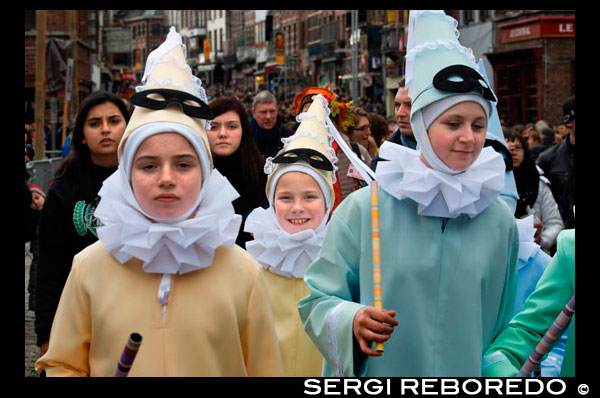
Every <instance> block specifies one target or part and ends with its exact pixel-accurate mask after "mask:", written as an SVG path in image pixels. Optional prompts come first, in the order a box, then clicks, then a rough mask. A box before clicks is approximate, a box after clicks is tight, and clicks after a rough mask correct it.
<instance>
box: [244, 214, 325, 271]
mask: <svg viewBox="0 0 600 398" xmlns="http://www.w3.org/2000/svg"><path fill="white" fill-rule="evenodd" d="M244 231H246V232H250V233H252V234H253V235H254V240H252V241H249V242H247V243H246V250H247V251H248V252H249V253H250V254H252V256H254V258H255V259H256V260H257V261H258V262H259V263H260V264H261V265H262V266H263V267H264V268H265V269H267V270H269V271H271V272H273V273H275V274H278V275H281V276H284V277H286V278H291V277H292V276H293V277H295V278H303V277H304V273H305V272H306V270H307V268H308V266H309V265H310V263H311V262H312V261H313V260H314V259H315V258H316V257H317V254H319V250H320V249H321V246H322V245H323V240H324V239H325V234H326V233H327V220H326V219H323V221H322V222H321V224H320V225H319V226H318V227H317V228H316V229H314V230H313V229H308V230H305V231H301V232H297V233H295V234H289V233H288V232H286V231H285V230H284V229H283V228H281V226H280V225H279V224H278V223H277V220H276V218H275V212H274V211H273V209H272V208H271V207H269V208H268V209H263V208H262V207H259V208H256V209H254V210H253V211H252V213H250V215H248V218H247V219H246V224H245V228H244Z"/></svg>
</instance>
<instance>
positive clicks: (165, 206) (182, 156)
mask: <svg viewBox="0 0 600 398" xmlns="http://www.w3.org/2000/svg"><path fill="white" fill-rule="evenodd" d="M131 186H132V188H133V194H134V195H135V198H136V200H137V202H138V204H139V205H140V207H141V208H142V209H143V210H144V211H145V212H146V213H148V214H149V215H151V216H152V217H156V218H176V217H179V216H182V215H183V214H185V213H186V212H187V211H188V210H189V209H190V208H191V207H192V206H193V205H194V203H195V202H196V199H197V198H198V195H200V189H201V188H202V165H201V163H200V159H199V158H198V154H197V153H196V150H195V149H194V147H193V146H192V145H191V144H190V143H189V141H188V140H187V139H186V138H185V137H183V136H181V135H180V134H177V133H160V134H156V135H153V136H150V137H148V138H147V139H146V140H145V141H144V142H142V144H141V145H140V146H139V148H138V149H137V151H136V153H135V156H134V158H133V163H132V166H131Z"/></svg>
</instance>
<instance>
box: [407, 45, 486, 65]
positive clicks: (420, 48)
mask: <svg viewBox="0 0 600 398" xmlns="http://www.w3.org/2000/svg"><path fill="white" fill-rule="evenodd" d="M440 47H445V48H447V49H448V50H456V51H459V52H462V53H464V54H465V55H466V56H467V59H468V60H469V63H470V64H471V65H470V66H471V67H472V68H473V69H475V70H477V62H476V60H475V56H474V55H473V51H471V50H470V49H468V48H467V47H464V46H463V45H461V44H460V43H459V42H456V41H453V40H430V41H427V42H425V43H423V44H419V45H418V46H416V47H414V48H413V49H411V50H410V51H409V52H408V53H406V58H405V59H406V60H407V61H414V60H415V58H416V57H417V56H418V55H419V54H420V53H422V52H425V51H434V50H437V49H438V48H440Z"/></svg>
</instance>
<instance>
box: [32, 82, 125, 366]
mask: <svg viewBox="0 0 600 398" xmlns="http://www.w3.org/2000/svg"><path fill="white" fill-rule="evenodd" d="M129 116H130V115H129V111H128V110H127V107H126V106H125V104H124V103H123V101H122V100H121V99H120V98H119V97H117V96H116V95H114V94H111V93H108V92H105V91H97V92H94V93H92V94H91V95H90V96H88V97H87V98H86V99H85V100H84V101H83V102H82V103H81V106H80V109H79V112H78V114H77V117H76V119H75V126H74V129H73V138H72V143H71V151H70V153H69V155H68V156H67V157H66V158H65V159H64V160H63V161H62V162H61V164H60V165H59V166H58V168H57V170H56V172H55V175H54V177H55V178H54V180H53V181H52V183H51V185H50V188H49V189H48V192H47V195H46V200H45V203H44V208H43V209H42V213H41V216H40V220H39V227H38V228H39V229H38V255H39V262H38V269H37V281H36V294H35V333H36V335H37V345H38V346H39V347H40V356H41V355H43V354H44V353H45V352H46V351H47V350H48V340H49V338H50V329H51V327H52V321H53V320H54V314H55V312H56V308H57V307H58V301H59V299H60V295H61V293H62V290H63V287H64V284H65V282H66V280H67V276H68V275H69V271H70V270H71V264H72V261H73V257H74V256H75V254H77V253H78V252H80V251H81V250H82V249H84V248H85V247H87V246H89V245H90V244H92V243H94V242H95V241H96V240H98V238H97V236H96V226H97V222H96V220H95V218H94V217H93V212H94V209H95V206H96V204H97V201H98V195H97V194H98V191H99V190H100V188H101V187H102V182H103V181H104V180H105V179H106V178H108V177H109V176H110V175H111V174H112V173H113V172H115V171H116V170H117V165H118V159H117V148H118V145H119V142H120V141H121V137H122V136H123V133H124V132H125V127H126V125H127V122H128V121H129Z"/></svg>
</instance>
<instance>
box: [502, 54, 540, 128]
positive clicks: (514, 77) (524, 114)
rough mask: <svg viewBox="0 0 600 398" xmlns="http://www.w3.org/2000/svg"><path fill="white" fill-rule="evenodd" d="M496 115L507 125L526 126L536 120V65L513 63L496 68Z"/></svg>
mask: <svg viewBox="0 0 600 398" xmlns="http://www.w3.org/2000/svg"><path fill="white" fill-rule="evenodd" d="M496 95H497V96H498V114H499V115H500V118H501V119H504V120H505V121H506V122H507V123H508V124H511V125H515V124H526V123H530V122H535V121H537V120H538V95H539V93H538V89H537V71H536V64H535V63H533V62H529V63H514V64H504V65H498V66H497V67H496Z"/></svg>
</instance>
